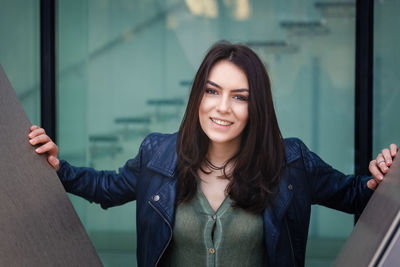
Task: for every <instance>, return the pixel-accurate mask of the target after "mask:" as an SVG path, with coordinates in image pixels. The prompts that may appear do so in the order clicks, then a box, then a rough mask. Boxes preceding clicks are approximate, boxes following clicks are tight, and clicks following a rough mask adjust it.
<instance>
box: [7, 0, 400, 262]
mask: <svg viewBox="0 0 400 267" xmlns="http://www.w3.org/2000/svg"><path fill="white" fill-rule="evenodd" d="M55 2H56V9H55V18H56V21H55V25H56V29H55V32H56V88H55V90H56V125H57V127H56V132H57V135H56V140H57V144H58V145H59V147H60V158H62V159H65V160H68V161H69V162H70V163H71V164H75V165H78V166H91V167H94V168H97V169H118V168H119V167H120V166H122V165H123V164H124V163H125V161H126V160H128V159H129V158H132V157H134V156H135V155H136V153H137V151H138V147H139V145H140V143H141V141H142V140H143V138H144V137H145V136H146V135H147V134H149V133H151V132H167V133H170V132H175V131H177V130H178V127H179V125H180V121H181V119H182V116H183V113H184V111H185V106H186V103H187V99H188V95H189V90H190V87H191V83H192V80H193V78H194V75H195V73H196V70H197V68H198V66H199V65H200V63H201V60H202V58H203V57H204V55H205V53H206V51H207V49H208V48H209V47H210V46H211V45H212V44H213V43H215V42H216V41H218V40H228V41H232V42H241V43H244V44H247V45H249V46H250V47H251V48H253V49H254V50H255V51H256V52H257V53H258V55H259V56H260V57H261V59H262V60H263V62H264V64H265V65H266V67H267V70H268V71H269V74H270V77H271V80H272V89H273V94H274V100H275V108H276V111H277V116H278V120H279V123H280V127H281V130H282V133H283V135H284V137H299V138H301V139H302V140H303V141H304V142H305V143H306V144H307V145H308V147H309V148H310V149H311V150H313V151H314V152H316V153H317V154H318V155H320V156H321V157H322V158H323V159H324V160H325V161H326V162H328V163H329V164H331V165H332V166H334V167H335V168H337V169H339V170H340V171H342V172H344V173H354V154H355V150H354V147H355V144H354V134H355V133H354V131H355V130H354V129H355V127H354V125H355V123H356V122H355V115H354V114H355V58H356V46H355V40H356V32H355V29H356V1H355V0H354V1H351V0H349V1H344V0H343V1H333V0H330V1H328V0H326V1H325V0H285V1H282V0H113V1H111V0H68V1H67V0H58V1H55ZM373 2H374V4H373V8H374V18H373V21H374V30H373V35H374V50H373V54H374V55H373V66H374V68H373V142H372V149H373V155H374V156H375V155H376V154H377V153H379V151H380V149H382V148H383V147H387V146H388V145H389V144H390V142H395V143H397V144H400V136H399V133H400V124H399V123H398V118H397V117H398V116H399V115H400V113H399V111H398V103H399V102H400V90H399V86H398V84H399V67H400V51H399V46H400V35H399V34H398V28H399V26H400V19H399V16H398V14H399V13H400V1H397V0H375V1H373ZM0 36H1V39H0V64H2V66H3V68H4V69H5V71H6V73H7V75H8V77H9V79H10V81H11V84H12V85H13V87H14V88H15V90H16V92H17V95H18V97H19V99H20V101H21V102H22V104H23V106H24V108H25V110H26V112H27V114H28V116H29V118H30V119H31V121H32V123H34V124H39V125H41V108H40V107H41V89H40V80H41V79H40V74H41V71H40V57H41V55H40V1H39V0H0ZM0 97H1V96H0ZM396 104H397V105H396ZM70 198H71V200H72V202H73V204H74V206H75V209H76V211H77V213H78V215H79V217H80V219H81V221H82V223H83V224H84V226H85V228H86V230H87V232H88V234H89V236H90V238H91V240H92V242H93V243H94V246H95V247H96V249H97V251H98V253H99V255H100V258H101V259H102V261H103V264H104V266H107V267H109V266H135V265H136V255H135V254H136V226H135V224H136V221H135V220H136V219H135V203H129V204H126V205H124V206H122V207H115V208H111V209H109V210H102V209H101V208H100V207H99V206H97V205H95V204H90V203H88V202H87V201H85V200H82V199H79V198H77V197H74V196H70ZM353 224H354V218H353V216H352V215H348V214H344V213H341V212H337V211H334V210H330V209H327V208H324V207H319V206H315V207H313V208H312V216H311V224H310V230H309V241H308V248H307V258H306V266H327V265H330V264H332V263H333V261H334V260H335V258H336V256H337V253H338V252H339V251H340V248H341V246H342V245H343V244H344V242H345V240H346V238H347V236H348V235H349V234H350V232H351V231H352V228H353Z"/></svg>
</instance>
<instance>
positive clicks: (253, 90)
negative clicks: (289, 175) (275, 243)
mask: <svg viewBox="0 0 400 267" xmlns="http://www.w3.org/2000/svg"><path fill="white" fill-rule="evenodd" d="M188 143H190V144H192V145H190V146H188V145H187V144H188ZM260 148H263V149H260ZM177 154H178V166H177V170H178V173H179V176H178V180H179V182H178V190H177V200H178V203H182V202H186V201H190V200H191V199H192V198H193V196H194V195H195V193H196V179H197V178H196V177H198V176H199V175H200V177H201V178H202V180H206V177H202V173H203V174H207V172H208V170H207V169H209V167H210V166H213V165H214V166H215V165H217V166H220V167H221V170H222V173H220V174H217V175H216V174H214V176H215V175H216V176H222V177H223V176H226V177H227V178H232V177H235V178H234V179H228V180H225V182H222V181H220V180H216V181H218V182H219V183H218V184H220V186H219V187H220V189H222V190H219V193H217V192H213V194H212V195H213V196H214V198H211V196H209V197H208V200H209V202H213V199H215V200H216V201H215V202H216V203H220V202H222V200H223V199H224V195H226V194H227V192H229V195H230V197H231V198H232V199H233V200H235V202H234V205H235V206H238V207H241V208H243V209H246V210H248V211H250V212H255V213H259V212H261V211H262V210H264V209H265V208H266V207H267V206H268V205H269V204H270V197H271V196H272V192H273V188H275V187H276V185H277V184H278V183H279V179H280V177H281V174H282V171H283V169H284V165H285V148H284V145H283V139H282V136H281V133H280V130H279V126H278V122H277V119H276V115H275V111H274V109H273V104H272V93H271V88H270V81H269V77H268V74H267V72H266V70H265V67H264V65H263V63H262V62H261V60H260V59H259V58H258V56H257V55H256V54H255V53H254V52H253V51H252V50H251V49H249V48H248V47H246V46H244V45H240V44H236V45H232V44H230V43H225V42H220V43H217V44H216V45H215V46H213V47H212V48H211V49H210V50H209V52H208V54H207V55H206V56H205V58H204V60H203V63H202V64H201V65H200V67H199V70H198V72H197V74H196V77H195V79H194V82H193V87H192V91H191V94H190V97H189V103H188V107H187V109H186V113H185V116H184V118H183V121H182V124H181V128H180V130H179V134H178V143H177ZM255 155H257V157H255V158H254V160H252V161H249V160H248V159H249V158H252V157H254V156H255ZM204 159H207V160H206V161H205V160H204ZM210 163H211V164H210ZM207 165H208V166H207ZM199 170H201V172H200V173H199ZM266 177H268V178H266ZM207 178H210V177H207ZM211 179H212V178H211ZM207 180H209V179H207ZM212 180H215V179H212ZM226 181H229V183H228V182H226ZM201 186H203V187H205V185H203V184H201ZM224 186H225V187H224ZM206 197H207V193H206ZM216 206H218V205H216Z"/></svg>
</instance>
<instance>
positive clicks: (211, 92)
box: [206, 88, 218, 95]
mask: <svg viewBox="0 0 400 267" xmlns="http://www.w3.org/2000/svg"><path fill="white" fill-rule="evenodd" d="M206 93H207V94H211V95H216V94H218V92H217V91H216V90H214V89H210V88H207V89H206Z"/></svg>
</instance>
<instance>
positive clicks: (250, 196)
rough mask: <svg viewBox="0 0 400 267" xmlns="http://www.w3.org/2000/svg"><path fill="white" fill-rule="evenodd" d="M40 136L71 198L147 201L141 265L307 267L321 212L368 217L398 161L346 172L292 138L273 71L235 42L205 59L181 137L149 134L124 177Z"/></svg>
mask: <svg viewBox="0 0 400 267" xmlns="http://www.w3.org/2000/svg"><path fill="white" fill-rule="evenodd" d="M31 131H32V132H31V133H30V134H29V138H30V143H31V144H32V145H37V144H42V145H41V146H39V148H37V150H36V151H37V153H39V154H42V153H47V154H48V161H49V163H50V164H51V165H52V166H53V167H54V168H55V169H56V170H57V174H58V176H59V178H60V180H61V182H62V183H63V185H64V187H65V189H66V190H67V191H68V192H71V193H73V194H76V195H79V196H82V197H84V198H86V199H87V200H89V201H92V202H96V203H100V204H101V206H102V207H103V208H105V209H106V208H109V207H112V206H117V205H122V204H124V203H126V202H129V201H133V200H136V203H137V242H138V248H137V261H138V265H139V266H178V267H179V266H191V265H192V266H233V265H235V266H303V265H304V260H305V247H306V243H307V233H308V225H309V221H310V212H311V204H320V205H324V206H327V207H330V208H334V209H337V210H341V211H344V212H348V213H361V212H362V210H363V208H364V207H365V205H366V203H367V201H368V200H369V198H370V196H371V194H372V192H373V190H371V189H375V188H376V186H377V185H378V184H379V183H380V182H381V181H382V179H383V176H384V174H385V173H387V171H388V167H389V166H390V165H391V163H392V157H394V156H395V155H396V153H397V147H396V146H395V145H392V146H391V150H390V151H389V150H387V149H385V150H383V152H382V154H380V155H378V157H377V159H376V160H373V161H371V164H370V171H371V172H372V174H373V178H371V177H362V176H355V175H344V174H343V173H341V172H339V171H337V170H335V169H333V168H332V167H331V166H329V165H328V164H326V163H325V162H324V161H322V160H321V159H320V158H319V157H318V156H317V155H316V154H314V153H313V152H311V151H310V150H308V148H307V147H306V146H305V145H304V144H303V142H302V141H300V140H299V139H297V138H290V139H283V138H282V136H281V132H280V129H279V126H278V122H277V119H276V115H275V110H274V105H273V101H272V94H271V87H270V80H269V77H268V73H267V71H266V69H265V67H264V65H263V63H262V62H261V60H260V59H259V57H258V56H257V55H256V54H255V53H254V52H253V51H252V50H251V49H250V48H248V47H246V46H244V45H240V44H230V43H227V42H220V43H217V44H215V45H214V46H213V47H211V49H210V50H209V51H208V53H207V55H206V56H205V58H204V60H203V62H202V63H201V65H200V67H199V69H198V71H197V74H196V76H195V78H194V82H193V86H192V90H191V93H190V97H189V102H188V105H187V108H186V112H185V116H184V118H183V121H182V123H181V126H180V129H179V132H178V133H175V134H158V133H155V134H150V135H149V136H148V137H146V139H145V140H144V141H143V142H142V145H141V147H140V150H139V153H138V155H137V157H136V158H134V159H130V160H128V161H127V163H126V164H125V165H124V167H122V168H121V169H120V171H119V173H116V172H114V171H96V170H94V169H92V168H78V167H74V166H71V165H70V164H69V163H68V162H66V161H63V160H61V161H59V160H58V158H57V153H58V147H57V146H56V145H55V144H54V143H53V142H52V141H51V140H50V138H49V137H48V136H47V135H46V134H45V132H44V130H43V129H41V128H39V127H38V126H33V127H32V128H31Z"/></svg>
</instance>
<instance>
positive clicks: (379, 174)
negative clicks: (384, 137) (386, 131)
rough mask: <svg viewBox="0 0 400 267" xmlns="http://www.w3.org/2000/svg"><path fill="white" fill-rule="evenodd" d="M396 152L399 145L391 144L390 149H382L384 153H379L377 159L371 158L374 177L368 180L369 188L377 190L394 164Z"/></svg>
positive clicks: (371, 169) (370, 165) (370, 168)
mask: <svg viewBox="0 0 400 267" xmlns="http://www.w3.org/2000/svg"><path fill="white" fill-rule="evenodd" d="M396 154H397V146H396V145H395V144H391V145H390V150H389V149H387V148H385V149H382V153H379V155H378V156H377V157H376V159H374V160H371V162H370V163H369V171H370V172H371V174H372V176H373V179H371V180H369V181H368V183H367V186H368V188H370V189H372V190H375V189H376V188H377V187H378V185H379V184H380V182H382V180H383V177H384V176H385V174H386V173H387V172H388V171H389V167H390V166H391V165H392V158H394V157H395V156H396Z"/></svg>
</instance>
